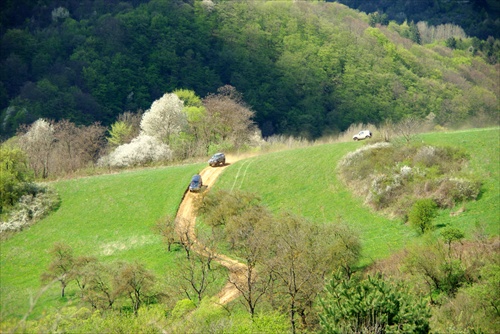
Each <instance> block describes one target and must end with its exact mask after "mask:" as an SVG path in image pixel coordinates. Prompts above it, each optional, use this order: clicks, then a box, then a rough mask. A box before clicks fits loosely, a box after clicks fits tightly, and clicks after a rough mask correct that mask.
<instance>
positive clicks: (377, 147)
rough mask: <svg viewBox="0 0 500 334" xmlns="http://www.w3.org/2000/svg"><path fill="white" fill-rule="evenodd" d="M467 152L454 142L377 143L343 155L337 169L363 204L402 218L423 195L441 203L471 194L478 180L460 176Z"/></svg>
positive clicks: (473, 196) (451, 203)
mask: <svg viewBox="0 0 500 334" xmlns="http://www.w3.org/2000/svg"><path fill="white" fill-rule="evenodd" d="M467 157H468V156H467V154H466V153H465V152H464V151H463V150H461V149H455V148H453V147H434V146H428V145H427V146H422V145H411V146H400V147H398V146H394V145H391V144H389V143H386V142H380V143H376V144H374V145H366V146H363V147H361V148H360V149H358V150H356V151H354V152H351V153H349V154H347V155H346V156H345V157H344V158H343V159H342V160H341V161H340V163H339V166H338V168H339V171H340V174H341V176H342V178H343V179H344V181H345V182H346V183H347V184H348V186H349V187H350V188H351V189H352V190H353V191H354V192H355V193H356V194H357V195H360V196H363V197H365V201H366V203H367V204H369V205H371V206H372V207H373V208H375V209H376V210H385V211H387V212H388V213H389V214H391V215H396V216H401V217H403V216H407V215H408V212H409V211H410V209H411V208H412V207H413V206H414V203H415V202H416V201H418V200H420V199H424V198H428V199H430V200H432V201H433V202H435V203H436V204H437V206H439V207H441V208H451V207H453V206H454V205H455V204H456V203H457V202H463V201H468V200H474V199H476V198H477V196H478V195H479V191H480V188H481V183H480V182H479V181H477V180H469V179H467V178H465V177H461V176H460V175H462V174H463V173H461V170H462V169H463V167H464V166H465V165H466V164H465V163H466V161H467Z"/></svg>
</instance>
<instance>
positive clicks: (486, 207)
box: [217, 128, 500, 264]
mask: <svg viewBox="0 0 500 334" xmlns="http://www.w3.org/2000/svg"><path fill="white" fill-rule="evenodd" d="M499 136H500V132H499V129H498V128H493V129H478V130H466V131H458V132H450V133H430V134H423V135H420V136H419V137H418V138H417V139H416V140H422V141H423V142H425V143H428V144H436V145H451V146H461V147H463V148H464V149H466V150H467V152H468V153H469V154H470V155H471V161H470V166H469V167H470V171H471V172H472V173H474V174H475V175H477V177H479V178H480V179H482V180H483V181H484V184H483V187H482V193H481V195H480V198H479V200H478V201H476V202H470V203H467V204H466V211H465V212H464V213H463V214H461V215H458V216H455V217H450V215H449V210H448V211H442V212H441V213H440V215H439V216H438V217H437V218H436V219H435V221H434V223H435V224H436V225H440V226H442V225H451V226H453V227H457V228H460V229H462V230H464V231H465V232H466V234H467V236H468V237H470V236H471V234H472V233H473V231H474V230H475V228H476V224H477V223H479V224H485V227H486V231H487V232H488V233H489V234H498V233H499V232H500V231H499V228H500V216H499V213H500V204H499V203H500V188H499V181H500V176H499V173H500V172H499V171H500V163H499V153H500V152H499V138H500V137H499ZM366 143H367V142H364V143H354V142H349V143H336V144H325V145H321V146H315V147H310V148H302V149H297V150H290V151H283V152H278V153H273V154H267V155H262V156H258V157H254V158H252V159H248V160H243V161H239V162H237V163H235V164H234V166H231V168H230V169H228V170H226V171H225V173H224V174H223V175H222V176H221V178H220V180H219V182H218V184H217V186H218V187H220V188H228V189H242V190H247V191H252V192H256V193H258V194H260V195H261V196H262V198H263V201H264V203H266V204H267V205H269V206H270V208H271V209H273V210H275V211H277V210H289V211H292V212H294V213H297V214H300V215H303V216H306V217H309V218H311V219H313V220H314V221H316V222H319V223H325V222H335V221H337V220H338V219H339V218H340V219H342V220H344V221H345V222H347V223H348V224H349V225H351V226H352V227H353V228H354V229H355V230H357V231H359V233H360V237H361V239H362V243H363V248H364V251H363V255H364V258H363V260H362V264H366V263H369V262H370V261H371V260H372V259H377V258H382V257H385V256H387V255H389V254H390V253H391V252H393V251H394V250H398V249H400V248H402V247H403V246H405V245H407V244H408V243H410V242H413V241H415V240H416V241H418V240H419V238H417V234H416V233H415V231H414V230H413V229H412V228H410V227H409V226H407V225H404V224H403V223H402V221H401V220H391V219H388V218H386V217H384V216H382V215H380V214H378V213H376V212H374V211H373V210H371V209H370V208H368V207H367V206H365V205H364V204H363V199H361V198H357V197H354V196H353V195H351V193H350V192H349V191H348V190H347V189H346V187H345V186H344V185H343V184H342V183H341V182H340V181H339V180H338V179H337V175H336V171H335V169H336V166H337V163H338V161H339V160H340V159H341V158H342V157H343V156H344V155H345V154H346V153H347V152H350V151H353V150H355V149H356V148H358V147H360V146H361V145H365V144H366ZM437 232H438V231H437ZM437 232H436V233H437Z"/></svg>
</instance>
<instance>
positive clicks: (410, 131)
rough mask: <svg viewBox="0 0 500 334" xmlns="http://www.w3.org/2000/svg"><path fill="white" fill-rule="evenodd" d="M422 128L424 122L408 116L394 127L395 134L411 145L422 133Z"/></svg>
mask: <svg viewBox="0 0 500 334" xmlns="http://www.w3.org/2000/svg"><path fill="white" fill-rule="evenodd" d="M421 126H422V120H420V119H419V118H417V117H415V116H407V117H405V118H403V119H402V120H401V121H399V123H397V124H395V125H394V132H395V133H396V134H397V135H399V136H401V137H403V138H404V139H405V141H406V142H407V143H409V142H411V141H412V139H413V138H414V137H415V135H416V134H417V133H418V132H419V131H420V128H421Z"/></svg>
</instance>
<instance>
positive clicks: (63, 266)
mask: <svg viewBox="0 0 500 334" xmlns="http://www.w3.org/2000/svg"><path fill="white" fill-rule="evenodd" d="M50 254H51V255H52V262H51V263H50V264H49V268H48V270H47V271H46V272H45V273H43V274H42V281H44V282H51V281H53V280H57V281H59V282H60V283H61V297H64V292H65V289H66V286H68V283H69V282H70V281H71V280H72V279H74V276H73V273H74V271H73V269H74V266H75V258H74V256H73V249H72V248H71V247H70V246H69V245H67V244H65V243H63V242H56V243H55V244H54V246H53V247H52V249H51V250H50Z"/></svg>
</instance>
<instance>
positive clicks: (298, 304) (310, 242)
mask: <svg viewBox="0 0 500 334" xmlns="http://www.w3.org/2000/svg"><path fill="white" fill-rule="evenodd" d="M272 227H273V231H272V237H270V239H271V240H274V242H272V243H271V244H270V248H271V249H272V251H271V252H272V254H273V256H270V257H269V258H268V261H267V266H268V267H269V270H270V272H271V273H272V274H273V275H274V276H275V277H276V278H277V281H278V285H277V287H276V292H278V293H281V294H283V295H284V296H286V299H287V309H288V312H289V314H290V323H291V327H292V332H293V333H295V332H296V330H297V328H298V325H297V317H300V319H301V325H302V327H303V328H306V327H307V326H308V320H307V319H308V314H309V313H310V311H311V310H312V308H313V305H314V301H315V299H316V296H317V295H318V293H319V292H320V291H321V290H322V289H323V287H324V282H325V277H326V275H327V274H328V273H331V272H332V270H334V269H335V268H337V267H338V266H339V265H340V266H344V267H347V268H350V265H352V264H353V263H355V262H356V261H357V259H358V258H359V242H358V241H357V239H356V238H352V239H350V238H348V237H347V235H346V233H348V232H349V231H347V230H346V229H343V228H339V227H338V226H334V225H319V224H314V223H312V222H309V221H307V220H306V219H305V218H302V217H297V216H294V215H291V214H284V215H282V216H281V217H279V218H278V219H277V220H276V221H275V222H274V224H273V225H272ZM343 251H346V253H347V254H344V253H343Z"/></svg>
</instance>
